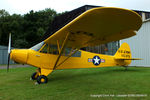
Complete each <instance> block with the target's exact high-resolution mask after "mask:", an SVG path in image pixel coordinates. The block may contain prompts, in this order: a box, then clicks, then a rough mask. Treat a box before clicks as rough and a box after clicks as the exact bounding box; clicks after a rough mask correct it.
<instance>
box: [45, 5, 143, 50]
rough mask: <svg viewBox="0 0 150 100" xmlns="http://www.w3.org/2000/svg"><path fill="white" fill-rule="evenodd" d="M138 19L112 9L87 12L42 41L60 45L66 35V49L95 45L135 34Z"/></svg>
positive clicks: (137, 16)
mask: <svg viewBox="0 0 150 100" xmlns="http://www.w3.org/2000/svg"><path fill="white" fill-rule="evenodd" d="M141 25H142V19H141V17H140V15H138V14H137V13H136V12H134V11H131V10H127V9H122V8H114V7H97V8H93V9H90V10H88V11H86V12H84V13H82V14H81V15H80V16H78V17H77V18H75V19H74V20H73V21H71V22H70V23H68V24H67V25H65V26H64V27H62V28H61V29H60V30H58V31H57V32H55V33H54V34H53V35H51V36H50V37H49V38H47V39H46V40H45V41H44V42H45V43H47V44H54V45H55V44H56V45H57V42H59V44H63V41H64V40H65V38H66V36H67V37H68V38H67V40H66V43H65V44H66V45H65V46H67V47H71V48H82V47H87V46H95V45H100V44H104V43H108V42H111V41H117V40H120V39H124V38H128V37H131V36H134V35H136V31H138V30H139V29H140V27H141Z"/></svg>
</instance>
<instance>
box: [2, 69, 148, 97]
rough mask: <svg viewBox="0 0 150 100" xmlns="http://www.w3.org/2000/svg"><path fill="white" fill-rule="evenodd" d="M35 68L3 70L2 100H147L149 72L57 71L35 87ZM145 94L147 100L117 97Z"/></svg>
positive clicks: (130, 70) (112, 70)
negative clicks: (32, 79)
mask: <svg viewBox="0 0 150 100" xmlns="http://www.w3.org/2000/svg"><path fill="white" fill-rule="evenodd" d="M33 72H35V68H33V67H27V68H12V69H10V72H9V73H7V72H6V69H0V100H31V99H35V100H143V99H144V100H148V98H150V68H137V67H132V68H129V70H128V71H125V70H124V68H122V67H109V68H90V69H67V70H56V71H54V72H53V73H52V74H50V75H49V76H48V79H49V82H48V83H47V84H41V85H35V84H34V83H35V82H36V81H31V80H30V75H31V74H32V73H33ZM111 94H112V95H115V96H114V97H110V96H107V97H91V95H103V96H104V95H111ZM119 94H124V95H127V94H146V95H147V96H145V97H117V95H119Z"/></svg>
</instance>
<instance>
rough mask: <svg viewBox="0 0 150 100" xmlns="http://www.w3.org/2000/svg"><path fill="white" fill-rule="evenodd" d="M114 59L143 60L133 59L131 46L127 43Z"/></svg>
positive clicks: (121, 47)
mask: <svg viewBox="0 0 150 100" xmlns="http://www.w3.org/2000/svg"><path fill="white" fill-rule="evenodd" d="M114 57H115V59H118V60H141V59H140V58H132V55H131V50H130V46H129V45H128V44H127V43H123V44H122V45H121V46H120V48H119V49H118V51H117V52H116V54H115V55H114Z"/></svg>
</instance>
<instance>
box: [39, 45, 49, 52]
mask: <svg viewBox="0 0 150 100" xmlns="http://www.w3.org/2000/svg"><path fill="white" fill-rule="evenodd" d="M47 49H48V44H46V45H44V47H43V48H42V50H41V51H40V52H42V53H47Z"/></svg>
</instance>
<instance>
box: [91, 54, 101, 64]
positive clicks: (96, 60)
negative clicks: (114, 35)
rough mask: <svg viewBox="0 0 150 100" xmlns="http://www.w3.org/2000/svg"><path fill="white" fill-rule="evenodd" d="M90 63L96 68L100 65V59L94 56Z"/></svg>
mask: <svg viewBox="0 0 150 100" xmlns="http://www.w3.org/2000/svg"><path fill="white" fill-rule="evenodd" d="M92 61H93V64H94V65H96V66H98V65H99V64H100V63H101V59H100V57H99V56H94V57H93V59H92Z"/></svg>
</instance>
